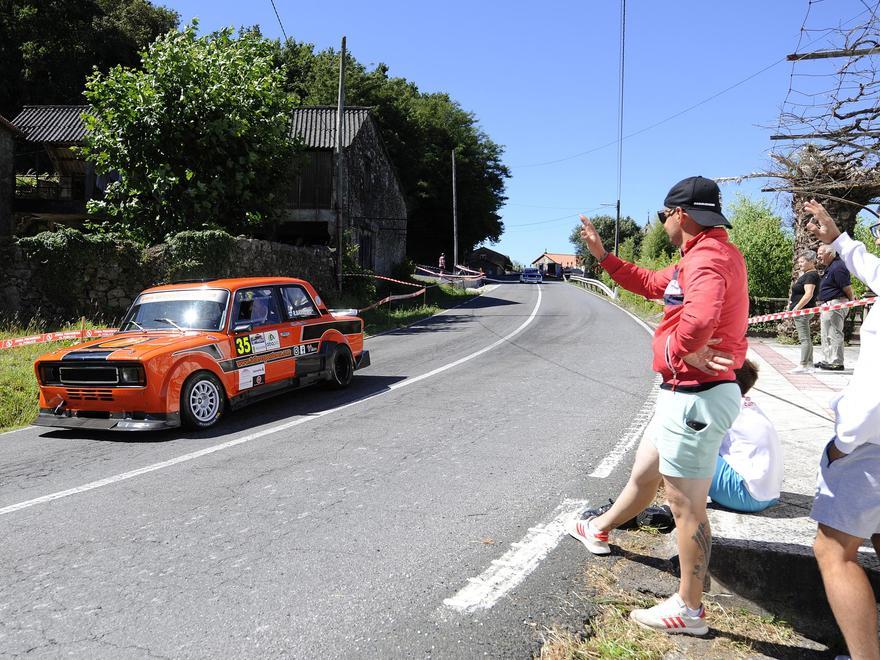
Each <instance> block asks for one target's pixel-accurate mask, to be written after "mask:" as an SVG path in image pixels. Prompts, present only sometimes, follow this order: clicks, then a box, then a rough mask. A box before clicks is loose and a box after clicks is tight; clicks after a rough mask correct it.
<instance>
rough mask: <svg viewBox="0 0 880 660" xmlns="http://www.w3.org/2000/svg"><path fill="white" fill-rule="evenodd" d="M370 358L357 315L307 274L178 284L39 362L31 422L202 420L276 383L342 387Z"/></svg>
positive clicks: (151, 426)
mask: <svg viewBox="0 0 880 660" xmlns="http://www.w3.org/2000/svg"><path fill="white" fill-rule="evenodd" d="M369 364H370V354H369V351H365V350H364V325H363V321H362V320H361V319H360V318H358V317H356V316H339V315H333V314H331V313H330V312H329V311H328V309H327V308H326V306H325V305H324V303H323V302H322V301H321V298H320V296H319V295H318V294H317V292H316V291H315V289H314V288H313V287H312V286H311V285H310V284H309V283H308V282H305V281H304V280H299V279H293V278H287V277H253V278H239V279H220V280H211V281H199V282H180V283H175V284H170V285H166V286H158V287H154V288H151V289H147V290H146V291H144V292H143V293H141V294H140V295H139V296H138V297H137V299H136V300H135V301H134V304H132V306H131V309H129V310H128V313H127V314H126V315H125V318H124V319H123V321H122V324H121V325H120V328H119V332H118V333H117V334H115V335H113V336H112V337H110V338H104V339H98V340H95V341H91V342H87V343H85V344H79V345H77V346H72V347H70V348H64V349H61V350H58V351H55V352H54V353H48V354H46V355H43V356H41V357H40V358H39V359H37V361H36V362H35V363H34V370H35V371H36V374H37V380H38V382H39V384H40V413H39V415H38V416H37V419H36V420H34V424H37V425H41V426H61V427H67V428H98V429H117V430H129V431H135V430H156V429H165V428H173V427H176V426H180V425H181V424H183V425H185V426H189V427H192V428H207V427H209V426H212V425H213V424H215V423H216V422H217V420H219V419H220V417H222V415H223V413H224V412H225V411H226V410H227V408H229V409H235V408H238V407H240V406H242V405H244V404H246V403H250V402H252V401H254V400H255V399H258V398H263V397H265V396H269V395H271V394H275V393H278V392H279V391H281V390H286V389H290V388H296V387H302V386H305V385H311V384H313V383H318V382H327V383H329V384H330V385H331V386H332V387H337V388H341V387H345V386H346V385H348V384H349V383H350V382H351V379H352V375H353V373H354V371H355V370H356V369H361V368H363V367H366V366H368V365H369Z"/></svg>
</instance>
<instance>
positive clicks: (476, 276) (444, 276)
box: [416, 266, 483, 280]
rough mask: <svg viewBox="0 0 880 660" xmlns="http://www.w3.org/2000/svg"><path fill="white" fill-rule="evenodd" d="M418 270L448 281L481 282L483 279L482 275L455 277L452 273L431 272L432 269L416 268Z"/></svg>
mask: <svg viewBox="0 0 880 660" xmlns="http://www.w3.org/2000/svg"><path fill="white" fill-rule="evenodd" d="M416 270H420V271H422V272H424V273H427V274H428V275H430V276H431V277H442V278H444V279H447V280H452V279H458V280H480V279H482V278H483V276H482V275H453V274H452V273H443V272H440V271H437V270H431V269H430V268H426V267H425V266H416Z"/></svg>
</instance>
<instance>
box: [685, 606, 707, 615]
mask: <svg viewBox="0 0 880 660" xmlns="http://www.w3.org/2000/svg"><path fill="white" fill-rule="evenodd" d="M702 612H703V606H702V605H700V606H699V607H698V608H697V609H695V610H692V609H691V608H689V607H688V606H687V605H685V606H684V613H685V614H687V615H688V616H692V617H698V616H700V614H702Z"/></svg>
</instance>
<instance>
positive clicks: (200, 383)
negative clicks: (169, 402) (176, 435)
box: [180, 371, 226, 429]
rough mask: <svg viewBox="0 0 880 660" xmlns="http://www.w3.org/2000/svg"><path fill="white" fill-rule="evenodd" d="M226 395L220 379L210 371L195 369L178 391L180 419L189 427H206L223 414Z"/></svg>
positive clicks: (212, 424)
mask: <svg viewBox="0 0 880 660" xmlns="http://www.w3.org/2000/svg"><path fill="white" fill-rule="evenodd" d="M225 409H226V395H225V393H224V391H223V385H222V383H220V379H219V378H217V376H215V375H214V374H212V373H211V372H210V371H197V372H196V373H194V374H193V375H192V376H190V377H189V378H187V379H186V382H185V383H184V384H183V391H182V392H181V393H180V420H181V422H182V423H183V425H184V426H185V427H187V428H191V429H207V428H210V427H212V426H214V424H216V423H217V421H218V420H219V419H220V418H221V417H222V416H223V411H224V410H225Z"/></svg>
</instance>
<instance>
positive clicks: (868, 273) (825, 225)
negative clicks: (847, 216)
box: [804, 199, 880, 293]
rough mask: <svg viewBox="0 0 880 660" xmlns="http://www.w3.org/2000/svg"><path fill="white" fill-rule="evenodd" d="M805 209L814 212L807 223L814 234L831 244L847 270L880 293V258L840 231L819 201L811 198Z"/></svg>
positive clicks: (862, 244)
mask: <svg viewBox="0 0 880 660" xmlns="http://www.w3.org/2000/svg"><path fill="white" fill-rule="evenodd" d="M804 211H806V212H807V213H810V214H812V216H813V219H812V220H811V221H810V222H809V223H808V224H807V229H809V230H810V231H811V232H812V233H813V235H814V236H815V237H816V238H818V239H819V240H820V241H822V242H823V243H827V244H829V245H831V246H832V247H833V248H834V249H835V250H837V253H838V254H839V255H840V258H841V259H843V263H844V264H846V268H847V270H849V272H850V273H852V274H853V275H855V276H856V277H858V278H859V279H860V280H861V281H862V282H864V283H865V284H866V285H868V287H869V288H870V289H871V290H872V291H874V292H875V293H880V258H878V257H876V256H875V255H873V254H871V253H870V252H868V249H867V248H866V247H865V245H864V243H862V242H861V241H857V240H855V239H853V238H851V237H850V236H849V234H847V233H846V232H844V233H842V234H841V233H840V230H839V229H838V228H837V224H836V223H835V222H834V220H833V219H832V218H831V216H830V215H828V211H826V210H825V207H824V206H822V205H821V204H820V203H819V202H817V201H816V200H814V199H811V200H810V201H809V202H807V203H805V204H804Z"/></svg>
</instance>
